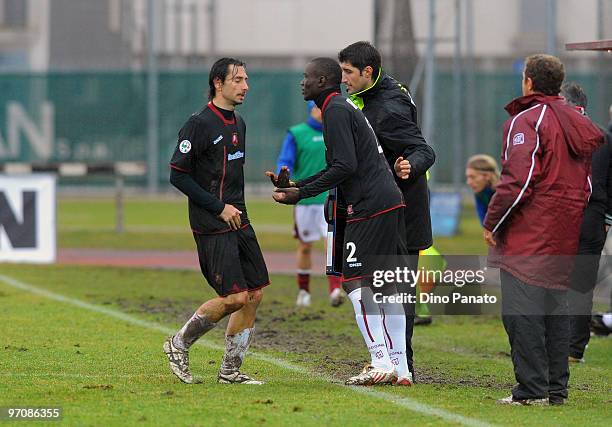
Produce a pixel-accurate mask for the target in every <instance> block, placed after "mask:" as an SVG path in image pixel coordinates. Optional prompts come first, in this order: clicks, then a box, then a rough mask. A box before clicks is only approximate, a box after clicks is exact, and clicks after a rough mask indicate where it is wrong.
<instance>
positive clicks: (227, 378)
mask: <svg viewBox="0 0 612 427" xmlns="http://www.w3.org/2000/svg"><path fill="white" fill-rule="evenodd" d="M217 382H218V383H220V384H253V385H262V384H265V383H264V382H263V381H257V380H254V379H253V378H251V377H249V376H248V375H246V374H243V373H242V372H240V371H236V372H232V373H231V374H223V373H221V372H219V376H218V377H217Z"/></svg>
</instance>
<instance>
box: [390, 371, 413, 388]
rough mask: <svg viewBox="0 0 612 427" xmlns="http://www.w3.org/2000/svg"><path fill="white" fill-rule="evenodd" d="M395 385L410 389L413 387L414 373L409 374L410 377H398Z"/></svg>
mask: <svg viewBox="0 0 612 427" xmlns="http://www.w3.org/2000/svg"><path fill="white" fill-rule="evenodd" d="M393 385H400V386H404V387H410V386H411V385H412V373H410V372H408V375H407V376H405V377H397V381H395V382H394V383H393Z"/></svg>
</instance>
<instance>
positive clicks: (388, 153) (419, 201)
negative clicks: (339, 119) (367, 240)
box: [338, 41, 435, 372]
mask: <svg viewBox="0 0 612 427" xmlns="http://www.w3.org/2000/svg"><path fill="white" fill-rule="evenodd" d="M338 61H339V62H340V66H341V68H342V82H343V83H344V85H345V86H346V90H347V91H348V94H349V97H350V99H351V100H352V101H353V102H354V103H355V104H357V105H358V106H359V107H360V108H361V109H362V111H363V114H365V116H366V117H367V118H368V121H369V122H370V123H371V124H372V127H373V129H374V132H375V133H376V137H377V138H378V141H379V142H380V145H381V147H382V150H383V153H384V155H385V158H386V159H387V162H388V163H389V166H390V167H391V168H392V169H395V171H396V176H395V182H396V183H397V185H398V186H399V188H400V190H401V191H402V194H403V196H404V200H405V201H406V202H407V203H409V205H408V207H407V208H406V212H405V215H404V220H405V230H406V231H405V233H406V235H405V238H406V247H407V249H408V255H409V260H410V263H409V268H410V269H412V270H417V268H418V260H419V252H420V251H421V250H425V249H427V248H429V247H430V246H431V245H432V243H433V239H432V234H431V216H430V214H429V190H428V188H427V176H426V173H427V170H428V169H429V168H431V167H432V166H433V164H434V161H435V153H434V151H433V149H432V148H431V147H430V146H429V145H427V142H426V141H425V139H424V138H423V135H422V134H421V129H420V128H419V126H418V124H417V109H416V105H415V103H414V101H413V100H412V97H411V96H410V93H409V92H408V89H407V88H406V87H405V86H404V85H402V84H401V83H399V82H398V81H397V80H395V79H394V78H393V77H391V76H389V75H388V74H386V73H385V72H384V70H383V68H382V57H381V55H380V53H379V52H378V50H377V49H376V48H375V47H374V46H372V45H371V44H370V43H368V42H365V41H359V42H356V43H353V44H351V45H349V46H347V47H345V48H344V49H342V50H341V51H340V52H339V53H338ZM405 310H406V344H407V347H406V350H407V353H408V366H409V367H410V371H411V372H414V368H413V364H412V345H411V342H412V329H413V324H414V317H415V316H414V304H406V307H405Z"/></svg>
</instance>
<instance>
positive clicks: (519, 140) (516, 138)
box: [512, 132, 525, 145]
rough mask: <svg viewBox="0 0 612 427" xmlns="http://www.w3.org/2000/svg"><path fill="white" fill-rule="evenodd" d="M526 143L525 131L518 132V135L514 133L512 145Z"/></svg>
mask: <svg viewBox="0 0 612 427" xmlns="http://www.w3.org/2000/svg"><path fill="white" fill-rule="evenodd" d="M524 143H525V134H524V133H522V132H521V133H517V134H516V135H514V137H513V138H512V145H521V144H524Z"/></svg>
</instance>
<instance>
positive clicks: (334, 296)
mask: <svg viewBox="0 0 612 427" xmlns="http://www.w3.org/2000/svg"><path fill="white" fill-rule="evenodd" d="M329 302H330V304H331V306H332V307H339V306H340V305H342V303H343V302H344V292H343V291H342V289H340V288H336V289H334V290H333V291H331V293H330V294H329Z"/></svg>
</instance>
